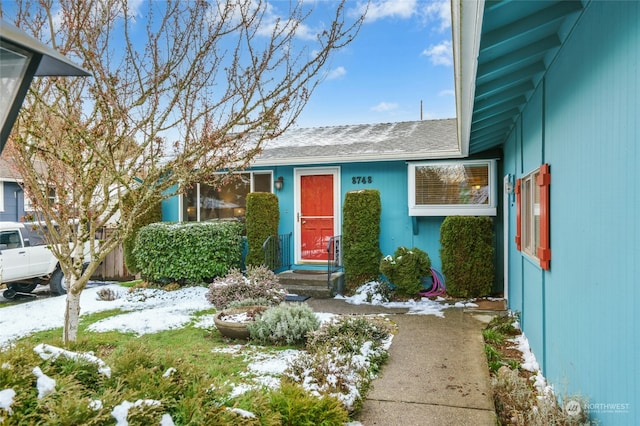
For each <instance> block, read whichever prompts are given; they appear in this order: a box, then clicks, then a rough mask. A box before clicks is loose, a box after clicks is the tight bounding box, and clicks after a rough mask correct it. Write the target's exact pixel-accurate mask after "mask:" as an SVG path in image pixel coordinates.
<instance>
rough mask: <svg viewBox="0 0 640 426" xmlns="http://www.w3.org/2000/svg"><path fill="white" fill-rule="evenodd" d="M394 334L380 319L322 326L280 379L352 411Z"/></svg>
mask: <svg viewBox="0 0 640 426" xmlns="http://www.w3.org/2000/svg"><path fill="white" fill-rule="evenodd" d="M394 332H395V325H394V324H393V323H391V322H390V321H389V320H388V319H386V318H383V317H365V316H362V315H352V316H343V317H340V318H338V319H337V320H336V321H332V322H328V323H325V324H323V325H322V326H321V327H320V328H319V329H318V330H316V331H315V332H313V333H311V334H310V335H309V336H308V339H307V350H308V352H305V353H304V354H303V355H301V356H300V357H298V358H296V359H295V360H293V361H292V362H291V364H290V365H289V366H288V368H287V370H285V372H284V374H283V378H285V379H286V380H291V381H293V382H296V383H300V384H302V385H303V386H304V387H305V388H306V389H309V390H311V391H312V393H314V394H316V395H330V396H333V397H336V398H338V399H339V400H340V401H341V402H342V404H343V405H344V407H345V408H346V409H347V410H349V411H355V410H357V409H358V408H359V407H360V406H361V405H362V401H363V398H364V395H365V394H366V391H367V390H368V389H369V386H370V384H371V381H372V380H373V379H374V378H375V377H376V374H377V372H378V371H379V369H380V367H381V365H382V364H383V363H384V362H385V361H386V360H387V358H388V352H387V351H388V349H389V346H390V344H391V338H392V336H393V333H394Z"/></svg>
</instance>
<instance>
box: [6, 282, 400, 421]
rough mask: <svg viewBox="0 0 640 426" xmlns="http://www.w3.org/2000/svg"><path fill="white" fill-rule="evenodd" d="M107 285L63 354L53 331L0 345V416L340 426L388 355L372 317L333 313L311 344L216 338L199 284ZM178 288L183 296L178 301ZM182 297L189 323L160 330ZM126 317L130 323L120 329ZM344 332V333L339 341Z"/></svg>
mask: <svg viewBox="0 0 640 426" xmlns="http://www.w3.org/2000/svg"><path fill="white" fill-rule="evenodd" d="M104 288H107V287H104ZM104 288H100V289H99V290H100V292H99V291H98V289H96V290H95V292H94V294H93V296H94V298H95V300H93V301H91V303H85V304H84V306H87V305H91V304H101V306H102V309H103V310H101V311H97V312H94V313H90V314H85V315H83V316H82V317H81V322H80V327H81V332H82V334H81V336H82V338H81V339H79V340H78V341H77V342H75V343H72V344H69V345H67V346H66V347H64V349H63V345H62V340H61V335H62V331H61V329H60V328H58V329H50V330H45V331H41V332H36V333H34V334H31V335H29V336H27V337H24V338H21V339H17V340H15V341H13V342H12V343H11V344H7V345H4V346H3V347H2V349H0V423H3V422H5V421H6V422H7V423H8V424H93V425H103V424H104V425H107V424H109V425H112V424H114V423H116V422H122V423H118V424H126V423H125V422H129V423H128V424H132V425H133V424H161V425H171V424H175V425H186V424H192V425H202V424H247V425H253V424H255V425H258V424H259V425H271V424H273V425H276V424H278V425H279V424H285V425H300V424H325V425H342V424H344V423H345V421H347V420H348V419H349V416H350V413H352V412H354V411H355V410H357V409H358V407H359V406H360V404H361V401H362V400H363V399H364V397H365V395H366V390H367V389H368V387H369V386H370V382H371V380H372V379H373V377H375V372H376V371H377V370H378V369H379V368H380V365H381V364H382V363H383V362H384V360H385V359H386V350H387V349H388V344H389V343H390V337H391V334H390V333H391V332H392V330H393V326H392V324H391V323H390V322H388V321H387V320H382V319H379V318H376V319H372V320H371V321H372V322H371V323H369V319H368V318H366V317H356V318H357V319H354V320H351V319H350V320H349V321H354V324H356V325H353V326H351V327H346V328H344V327H342V328H341V326H339V324H341V321H340V320H339V319H336V322H334V321H333V320H325V322H324V323H323V324H322V326H320V328H319V329H318V330H317V331H315V332H314V333H312V335H313V336H314V337H313V342H314V343H313V345H308V347H305V346H304V345H302V344H296V345H288V346H272V345H256V344H252V343H251V342H243V341H234V340H229V339H225V338H223V337H222V336H221V334H220V333H219V332H218V331H217V330H216V329H215V326H214V325H213V321H212V319H213V316H214V315H215V314H216V312H217V311H216V309H215V308H214V307H211V305H210V304H209V302H208V301H207V300H206V297H205V295H206V293H207V289H206V288H203V287H199V288H181V289H178V290H176V291H172V292H167V291H164V290H159V289H153V288H139V287H135V288H133V289H132V290H131V291H129V289H126V288H123V287H120V286H115V285H113V286H108V288H109V289H110V291H104ZM99 293H100V294H102V295H108V297H107V298H105V299H100V296H99ZM185 294H186V295H187V296H186V298H187V299H188V300H187V301H186V302H184V301H180V300H181V298H182V297H183V296H184V295H185ZM55 299H56V298H54V299H52V302H55ZM63 302H64V301H63ZM184 303H187V304H188V306H189V307H190V308H189V309H190V314H189V316H188V317H187V318H186V320H184V321H186V322H183V323H181V324H180V323H176V325H175V326H171V327H169V328H168V329H167V328H163V327H164V325H165V324H167V323H171V322H172V319H173V317H178V316H180V312H179V311H178V310H177V309H176V305H178V304H184ZM146 307H148V308H146ZM152 308H153V309H152ZM88 309H89V310H92V309H93V307H92V306H88ZM145 311H153V312H154V314H153V315H146V316H145ZM129 323H131V324H138V326H139V327H138V328H132V329H127V328H126V327H124V326H122V324H129ZM117 324H121V325H117ZM156 326H157V327H158V329H157V330H156V329H155V328H154V327H156ZM341 329H345V330H348V334H349V335H348V337H344V338H342V339H340V338H339V337H338V336H339V335H340V332H339V330H341ZM141 330H142V331H141ZM144 330H146V331H144ZM336 330H338V331H336ZM384 330H387V331H388V332H389V333H386V332H385V331H384ZM322 336H326V338H323V337H322ZM322 341H325V342H327V343H325V344H324V345H323V344H322V343H321V342H322ZM354 342H361V343H362V344H361V345H360V344H355V343H354ZM327 347H332V348H336V349H335V350H336V351H337V353H340V354H341V356H342V357H341V359H340V362H341V364H337V363H335V362H333V360H335V359H336V356H335V355H325V354H326V353H327V352H328V351H327V349H326V348H327ZM306 357H313V358H314V359H317V360H319V361H318V362H317V363H314V365H310V366H308V368H305V369H304V371H301V370H300V369H299V368H297V367H296V366H299V365H301V363H303V361H300V362H297V361H296V360H297V359H298V358H301V359H302V358H306ZM323 359H327V360H326V361H322V360H323ZM356 359H357V362H356ZM356 364H357V365H358V366H360V370H359V371H358V373H357V374H353V371H352V368H351V366H353V365H356ZM273 365H277V366H278V367H277V368H275V369H273ZM328 365H331V366H332V368H334V369H336V370H339V371H342V372H343V373H342V375H340V376H337V377H340V380H339V383H341V386H339V387H335V386H334V387H333V388H328V387H322V386H320V385H318V380H317V378H319V377H322V375H323V372H324V370H318V368H325V367H326V366H328ZM266 366H271V367H270V369H269V371H265V369H266V368H267V367H266ZM362 366H365V367H362ZM294 371H295V372H296V374H293V372H294ZM347 373H349V374H347ZM311 378H313V379H311ZM308 383H315V384H316V385H315V386H309V385H308Z"/></svg>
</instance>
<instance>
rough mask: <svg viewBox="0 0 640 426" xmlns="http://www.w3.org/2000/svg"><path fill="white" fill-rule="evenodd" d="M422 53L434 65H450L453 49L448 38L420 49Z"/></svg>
mask: <svg viewBox="0 0 640 426" xmlns="http://www.w3.org/2000/svg"><path fill="white" fill-rule="evenodd" d="M422 54H423V55H425V56H428V57H429V59H430V60H431V63H432V64H434V65H444V66H451V65H452V64H453V49H452V47H451V41H449V40H445V41H443V42H442V43H440V44H436V45H431V46H429V47H428V48H427V49H425V50H423V51H422Z"/></svg>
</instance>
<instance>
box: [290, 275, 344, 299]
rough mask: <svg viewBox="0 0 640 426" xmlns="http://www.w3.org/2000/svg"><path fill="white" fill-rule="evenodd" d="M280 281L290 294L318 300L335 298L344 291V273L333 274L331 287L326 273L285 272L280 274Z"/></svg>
mask: <svg viewBox="0 0 640 426" xmlns="http://www.w3.org/2000/svg"><path fill="white" fill-rule="evenodd" d="M278 279H279V281H280V284H281V285H282V286H283V287H284V288H285V289H286V290H287V292H288V293H290V294H298V295H306V296H310V297H314V298H317V299H328V298H331V297H334V296H335V295H336V294H341V293H342V291H343V289H344V273H343V272H334V273H332V274H331V286H328V284H327V273H326V272H324V271H322V272H320V271H284V272H281V273H279V274H278Z"/></svg>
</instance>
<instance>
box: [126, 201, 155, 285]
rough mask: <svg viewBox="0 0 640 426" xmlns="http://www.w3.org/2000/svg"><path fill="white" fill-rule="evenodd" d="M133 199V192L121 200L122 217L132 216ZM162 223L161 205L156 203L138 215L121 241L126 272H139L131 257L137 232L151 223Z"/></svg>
mask: <svg viewBox="0 0 640 426" xmlns="http://www.w3.org/2000/svg"><path fill="white" fill-rule="evenodd" d="M133 197H135V192H131V193H128V194H126V195H125V196H124V197H123V198H122V215H123V216H128V215H131V214H132V209H133V202H134V201H133ZM160 221H162V204H161V203H160V202H159V201H158V202H154V203H152V205H151V207H150V208H149V209H148V210H147V211H146V212H144V213H142V214H140V215H139V216H138V217H137V218H136V219H135V220H134V223H133V227H132V229H131V233H130V234H129V235H128V236H127V237H126V238H125V239H124V240H123V241H122V249H123V256H124V264H125V266H126V267H127V270H128V271H129V273H131V274H134V275H135V274H137V273H138V272H140V268H139V267H138V265H137V263H136V258H135V256H134V255H133V248H134V247H135V244H136V237H137V236H138V231H139V230H140V228H142V227H143V226H146V225H149V224H151V223H156V222H160Z"/></svg>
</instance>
